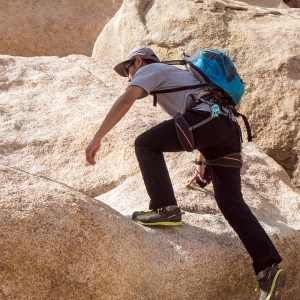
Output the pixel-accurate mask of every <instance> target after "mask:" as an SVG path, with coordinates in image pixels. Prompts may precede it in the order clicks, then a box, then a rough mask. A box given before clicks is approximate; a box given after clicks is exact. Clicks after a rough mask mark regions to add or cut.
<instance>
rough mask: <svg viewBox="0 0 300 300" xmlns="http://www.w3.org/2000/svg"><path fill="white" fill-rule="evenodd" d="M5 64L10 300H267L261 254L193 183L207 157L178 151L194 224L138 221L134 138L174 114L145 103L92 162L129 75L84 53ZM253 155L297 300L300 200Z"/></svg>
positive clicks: (0, 219)
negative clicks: (134, 216)
mask: <svg viewBox="0 0 300 300" xmlns="http://www.w3.org/2000/svg"><path fill="white" fill-rule="evenodd" d="M0 66H1V67H0V82H1V84H0V89H1V94H0V124H1V127H0V145H1V148H0V156H1V163H0V187H1V191H0V195H1V200H0V257H1V262H0V279H1V280H0V299H1V300H8V299H37V300H42V299H47V300H49V299H50V300H51V299H55V300H57V299H75V300H77V299H78V300H79V299H125V300H127V299H128V300H129V299H153V300H154V299H160V298H163V299H167V300H168V299H170V300H173V299H174V295H176V298H175V299H205V300H210V299H217V298H221V299H224V300H232V299H235V300H244V299H253V300H254V299H257V295H256V294H255V293H254V286H255V284H256V280H255V276H254V272H253V270H252V267H251V261H250V258H249V256H248V254H247V253H246V251H245V249H244V248H243V246H242V245H241V243H240V242H239V240H238V238H237V236H236V235H235V233H234V232H233V231H232V230H231V228H230V226H229V225H228V224H227V222H226V221H225V220H224V218H223V216H222V215H221V214H220V212H219V210H218V208H217V206H216V204H215V202H214V200H213V192H212V188H211V186H210V187H208V188H207V189H205V190H199V188H197V187H196V186H194V187H193V188H190V189H187V188H185V182H186V180H187V179H188V178H189V176H190V175H191V172H193V165H192V164H191V163H190V162H191V161H192V159H194V157H195V154H193V153H181V154H174V153H170V154H167V155H166V160H167V164H168V167H169V169H170V173H171V178H172V181H173V183H174V188H175V192H176V195H177V198H178V201H179V203H180V205H181V206H182V208H183V209H184V210H185V211H186V215H184V219H183V223H184V224H183V226H182V227H181V228H153V229H150V228H144V227H141V226H139V225H138V224H135V223H133V222H132V221H131V220H130V215H131V213H132V211H133V210H138V209H146V208H147V206H148V197H147V195H146V192H145V188H144V186H143V183H142V179H141V175H140V173H139V170H138V165H137V162H136V159H135V156H134V150H133V142H134V138H135V137H136V136H137V135H138V134H139V133H141V132H142V131H144V130H145V129H146V128H149V127H150V126H152V125H154V124H156V123H157V122H160V121H161V120H163V119H164V118H166V115H165V114H164V113H163V112H161V111H160V110H159V109H157V108H153V107H152V105H151V99H150V98H147V99H144V100H140V101H137V102H136V103H135V104H134V106H133V107H132V109H131V110H130V111H129V113H128V115H127V116H126V117H125V118H124V119H123V120H122V122H120V123H119V124H118V125H117V126H116V128H115V129H113V130H112V132H111V133H109V135H108V136H107V138H106V139H105V141H103V145H102V150H101V152H100V154H99V155H98V160H97V161H98V163H97V165H96V166H95V167H90V166H87V165H86V164H85V157H84V150H85V147H86V146H87V143H88V141H89V139H90V138H91V137H92V136H93V134H94V132H95V130H96V128H97V127H98V126H99V123H100V122H101V120H102V119H103V117H104V115H105V114H106V112H107V110H108V108H109V107H110V106H111V105H112V103H113V101H114V100H115V99H116V97H117V96H118V95H119V94H120V93H121V92H122V91H123V90H124V88H125V87H126V82H125V81H126V80H125V81H122V80H121V79H120V78H119V77H117V76H116V75H115V74H114V73H113V71H112V69H111V66H110V65H108V64H106V63H104V62H101V61H98V60H97V59H93V58H87V57H84V56H77V55H72V56H68V57H65V58H61V59H59V58H56V57H40V58H21V57H10V56H0ZM244 158H245V161H246V163H245V166H244V168H243V170H242V173H243V194H244V196H245V200H246V202H247V203H248V204H249V205H250V207H251V209H252V211H253V212H254V213H255V215H256V216H257V217H258V218H259V220H260V221H261V223H262V225H263V226H264V228H265V229H266V231H267V232H268V233H269V234H270V236H271V238H272V240H273V241H274V242H275V244H276V246H277V247H278V249H279V251H280V253H281V255H282V256H283V259H284V262H283V264H282V266H283V267H284V268H286V269H287V270H288V272H289V282H288V286H287V291H286V297H285V299H291V300H297V299H298V295H299V292H300V287H299V280H298V278H299V270H300V265H299V264H300V263H299V262H300V260H299V250H298V249H299V247H300V234H299V232H300V231H299V229H300V224H299V205H300V195H299V194H297V193H295V192H294V191H293V189H292V186H291V183H290V180H289V178H288V176H287V173H286V172H285V171H284V170H283V169H282V167H280V166H279V165H278V164H277V163H275V162H274V161H273V159H271V158H270V157H268V156H267V155H266V154H264V153H263V152H262V151H261V150H259V148H258V147H257V146H256V145H255V144H254V143H253V144H251V143H249V144H248V143H246V144H245V148H244ZM122 162H126V163H122ZM90 196H93V197H95V196H98V197H97V199H98V200H96V199H92V198H91V197H90ZM99 200H100V201H99ZM104 202H105V203H107V204H109V205H110V206H111V207H112V208H110V207H109V206H107V205H106V204H104ZM113 208H114V209H116V210H117V211H119V212H121V213H122V214H120V213H118V212H117V211H115V210H114V209H113ZM241 286H243V289H241V288H240V287H241Z"/></svg>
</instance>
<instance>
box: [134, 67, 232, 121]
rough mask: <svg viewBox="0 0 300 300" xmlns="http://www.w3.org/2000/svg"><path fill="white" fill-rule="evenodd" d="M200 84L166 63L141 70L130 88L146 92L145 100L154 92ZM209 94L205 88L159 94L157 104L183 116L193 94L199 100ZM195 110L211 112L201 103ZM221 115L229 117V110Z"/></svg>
mask: <svg viewBox="0 0 300 300" xmlns="http://www.w3.org/2000/svg"><path fill="white" fill-rule="evenodd" d="M200 83H201V82H200V81H199V80H198V79H197V78H196V77H195V76H194V75H193V74H191V73H189V72H188V71H187V70H182V69H180V68H178V67H176V66H171V65H167V64H164V63H153V64H149V65H146V66H144V67H142V68H140V69H139V70H138V71H137V72H136V73H135V75H134V77H133V78H132V80H131V82H130V83H129V85H128V86H133V85H137V86H139V87H141V88H142V89H143V90H145V93H144V94H143V95H142V96H141V97H140V98H144V97H147V96H148V95H149V94H150V92H153V91H159V90H167V89H172V88H179V87H186V86H192V85H197V84H200ZM208 93H209V92H207V90H206V88H205V86H204V87H201V88H197V89H191V90H184V91H177V92H172V93H162V94H157V103H158V105H159V106H160V107H161V108H162V109H163V110H164V111H165V112H167V113H168V114H169V115H170V116H172V117H174V116H175V115H176V114H177V113H178V112H179V113H182V114H183V113H185V112H186V107H187V100H188V96H189V95H190V94H193V95H194V96H195V97H196V98H197V97H201V96H203V95H205V94H208ZM193 110H201V111H207V112H211V108H210V106H209V105H208V104H206V103H201V104H200V105H198V106H197V107H194V108H193ZM220 114H224V115H228V110H227V109H225V108H224V109H223V110H221V111H220ZM230 117H231V119H232V120H234V121H236V120H235V118H234V116H233V115H232V114H230Z"/></svg>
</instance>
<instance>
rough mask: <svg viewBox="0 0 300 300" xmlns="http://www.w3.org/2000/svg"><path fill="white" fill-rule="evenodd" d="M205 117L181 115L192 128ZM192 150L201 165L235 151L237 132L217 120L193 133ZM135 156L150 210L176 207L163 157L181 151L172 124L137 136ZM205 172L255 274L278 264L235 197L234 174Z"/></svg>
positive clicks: (227, 170) (237, 178) (226, 122)
mask: <svg viewBox="0 0 300 300" xmlns="http://www.w3.org/2000/svg"><path fill="white" fill-rule="evenodd" d="M209 115H210V113H207V112H202V111H198V112H194V111H189V112H187V113H185V114H184V117H185V119H186V120H187V121H188V123H189V124H190V125H194V124H197V123H199V122H201V121H203V120H205V119H206V118H208V117H209ZM193 134H194V140H195V148H196V149H199V151H201V152H202V153H203V155H204V157H205V158H206V159H207V160H210V159H215V158H218V157H221V156H224V155H226V154H230V153H236V152H239V151H240V141H239V129H238V126H237V125H236V124H233V123H232V122H229V119H228V118H227V117H226V116H223V115H220V116H219V117H218V118H215V119H213V120H211V121H210V122H208V123H206V124H205V125H203V126H200V127H199V128H197V129H195V130H194V131H193ZM135 151H136V156H137V159H138V162H139V165H140V169H141V172H142V176H143V179H144V182H145V186H146V189H147V192H148V194H149V196H150V204H149V208H150V209H156V208H159V207H164V206H168V205H176V204H177V201H176V198H175V195H174V190H173V187H172V183H171V179H170V176H169V172H168V170H167V166H166V163H165V160H164V155H163V152H180V151H184V149H183V148H182V146H181V144H180V142H179V140H178V137H177V134H176V130H175V126H174V121H173V119H171V120H168V121H165V122H162V123H160V124H158V125H157V126H154V127H153V128H151V129H150V130H148V131H146V132H144V133H143V134H141V135H140V136H139V137H138V138H137V139H136V141H135ZM207 167H208V168H210V172H211V176H212V183H213V188H214V194H215V199H216V201H217V204H218V207H219V208H220V210H221V212H222V214H223V215H224V217H225V218H226V220H227V221H228V222H229V224H230V225H231V226H232V228H233V229H234V231H235V232H236V233H237V235H238V236H239V238H240V239H241V241H242V243H243V244H244V246H245V248H246V249H247V251H248V253H249V254H250V256H251V257H252V259H253V267H254V270H255V272H256V274H257V273H259V272H260V271H262V270H263V269H265V268H267V267H268V266H270V265H272V264H274V263H279V262H281V257H280V256H279V254H278V252H277V250H276V249H275V247H274V245H273V243H272V241H271V240H270V238H269V237H268V235H267V234H266V232H265V231H264V229H263V228H262V226H261V225H260V224H259V222H258V221H257V219H256V217H255V216H254V215H253V214H252V212H251V210H250V209H249V207H248V205H247V204H246V203H245V201H244V199H243V195H242V192H241V176H240V169H238V168H228V167H219V166H207Z"/></svg>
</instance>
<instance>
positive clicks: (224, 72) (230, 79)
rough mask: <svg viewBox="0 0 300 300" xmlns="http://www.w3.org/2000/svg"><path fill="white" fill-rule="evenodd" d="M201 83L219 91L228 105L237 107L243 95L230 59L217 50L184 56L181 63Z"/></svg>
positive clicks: (240, 82)
mask: <svg viewBox="0 0 300 300" xmlns="http://www.w3.org/2000/svg"><path fill="white" fill-rule="evenodd" d="M180 64H185V65H186V67H187V68H188V70H189V71H190V72H191V73H193V75H194V76H196V77H197V78H198V79H199V80H200V81H201V82H203V80H204V81H205V82H206V84H208V85H209V86H210V87H212V88H214V87H215V89H216V90H218V89H219V90H220V91H221V92H222V93H223V96H224V97H225V98H226V99H227V100H228V102H229V103H228V104H229V105H232V106H235V105H238V103H239V102H240V100H241V98H242V96H243V95H244V93H245V85H244V83H243V81H242V80H241V78H240V76H239V74H238V72H237V70H236V68H235V66H234V64H233V62H232V61H231V59H230V57H229V56H228V55H227V54H226V53H225V52H223V51H219V50H200V51H197V52H195V53H193V54H191V55H186V54H184V56H183V58H182V62H180Z"/></svg>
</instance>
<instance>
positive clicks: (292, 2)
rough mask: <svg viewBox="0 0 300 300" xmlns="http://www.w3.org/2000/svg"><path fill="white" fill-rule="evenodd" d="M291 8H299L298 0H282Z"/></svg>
mask: <svg viewBox="0 0 300 300" xmlns="http://www.w3.org/2000/svg"><path fill="white" fill-rule="evenodd" d="M283 2H284V3H285V4H286V5H288V6H289V7H291V8H300V0H283Z"/></svg>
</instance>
